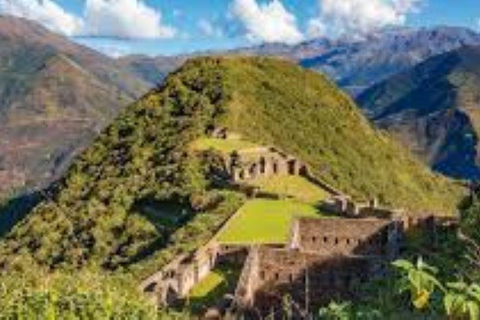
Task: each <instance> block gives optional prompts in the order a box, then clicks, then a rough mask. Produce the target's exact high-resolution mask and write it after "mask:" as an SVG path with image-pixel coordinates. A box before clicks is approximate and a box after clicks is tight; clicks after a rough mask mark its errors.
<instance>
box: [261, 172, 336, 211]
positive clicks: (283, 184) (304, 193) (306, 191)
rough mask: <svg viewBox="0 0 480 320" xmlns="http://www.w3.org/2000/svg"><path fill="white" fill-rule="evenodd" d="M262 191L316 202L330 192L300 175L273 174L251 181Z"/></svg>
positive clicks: (327, 196)
mask: <svg viewBox="0 0 480 320" xmlns="http://www.w3.org/2000/svg"><path fill="white" fill-rule="evenodd" d="M253 184H254V185H256V186H258V187H259V188H260V189H261V190H262V191H264V192H268V193H274V194H279V195H285V196H289V197H293V198H295V199H297V200H299V201H301V202H305V203H311V204H318V203H319V202H321V201H323V200H326V199H327V198H329V196H330V194H329V193H328V192H327V191H325V190H323V189H322V188H320V187H318V186H316V185H315V184H313V183H311V182H310V181H308V180H307V179H305V178H303V177H300V176H290V175H288V176H273V177H269V178H262V179H259V180H256V181H255V182H253Z"/></svg>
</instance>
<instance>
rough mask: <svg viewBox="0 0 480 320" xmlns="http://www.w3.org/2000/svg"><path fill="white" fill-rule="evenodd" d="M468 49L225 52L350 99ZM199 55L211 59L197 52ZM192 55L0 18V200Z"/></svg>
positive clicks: (408, 41)
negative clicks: (309, 74)
mask: <svg viewBox="0 0 480 320" xmlns="http://www.w3.org/2000/svg"><path fill="white" fill-rule="evenodd" d="M476 43H478V44H480V35H478V34H477V33H475V32H473V31H471V30H468V29H464V28H452V27H438V28H432V29H404V28H398V29H391V30H387V31H382V32H376V33H373V34H371V35H369V36H367V37H366V38H363V39H352V38H340V39H336V40H331V39H316V40H312V41H308V42H305V43H302V44H299V45H296V46H286V45H281V44H266V45H261V46H255V47H251V48H245V49H238V50H234V51H231V52H227V53H223V54H228V55H239V54H241V55H274V56H280V57H283V58H286V59H288V60H292V61H293V62H295V63H297V64H300V65H301V66H304V67H308V68H311V69H314V70H318V71H322V72H325V73H326V74H327V75H329V76H330V77H331V78H332V79H333V80H335V81H336V82H337V83H338V84H339V85H340V86H342V87H343V88H345V89H347V90H349V91H350V92H353V93H354V94H355V95H357V94H359V93H361V92H363V91H364V90H365V88H366V87H369V86H371V85H374V84H377V83H379V82H381V81H383V80H385V79H388V77H390V76H391V75H392V74H395V73H397V72H402V71H405V70H408V69H409V68H411V67H413V66H415V65H416V64H418V63H420V62H422V61H424V60H426V59H428V58H430V57H432V56H435V55H438V54H442V53H444V52H447V51H450V50H454V49H455V48H458V47H461V46H464V45H468V44H476ZM206 54H211V55H215V54H219V53H214V52H207V53H202V54H199V55H206ZM190 58H192V56H178V57H163V56H159V57H148V56H128V57H123V58H119V59H113V58H110V57H107V56H105V55H103V54H100V53H98V52H96V51H93V50H91V49H88V48H86V47H83V46H81V45H78V44H75V43H74V42H72V41H71V40H69V39H67V38H65V37H62V36H59V35H56V34H53V33H51V32H49V31H47V30H46V29H45V28H43V27H41V26H40V25H38V24H36V23H33V22H30V21H27V20H24V19H18V18H12V17H5V16H2V17H0V136H1V137H2V139H1V140H0V182H1V183H0V194H1V193H4V194H5V192H9V191H11V190H12V189H20V190H22V189H23V190H29V189H31V188H33V187H38V186H43V185H46V184H47V183H49V182H51V181H53V180H55V179H56V178H58V177H59V176H60V175H61V173H62V172H63V171H64V170H65V168H66V167H67V166H68V164H69V163H70V161H71V159H72V158H73V157H74V156H75V155H76V154H78V152H79V151H80V150H82V149H83V148H84V147H85V146H87V145H88V144H89V143H90V142H91V141H92V139H93V138H94V137H95V136H97V135H98V134H99V133H100V132H101V131H102V129H103V128H104V127H105V126H106V125H108V124H109V123H110V122H111V121H112V119H113V118H114V117H115V116H116V115H117V114H118V112H119V111H120V110H122V109H123V108H124V107H125V106H127V105H128V104H130V103H132V102H133V101H134V100H135V99H137V98H139V97H140V96H142V95H143V94H145V93H146V92H148V90H149V89H151V88H153V87H155V86H158V85H160V84H161V83H162V81H163V80H164V78H165V77H166V75H167V74H169V73H170V72H172V71H174V70H176V69H177V68H178V67H180V66H181V65H182V64H183V63H184V62H185V61H186V60H188V59H190ZM362 101H363V100H362ZM367 108H368V106H367ZM434 167H435V168H438V166H435V165H434ZM442 172H447V173H449V171H448V170H443V171H442Z"/></svg>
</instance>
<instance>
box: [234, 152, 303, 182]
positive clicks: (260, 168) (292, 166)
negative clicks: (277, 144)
mask: <svg viewBox="0 0 480 320" xmlns="http://www.w3.org/2000/svg"><path fill="white" fill-rule="evenodd" d="M226 167H227V168H228V171H229V172H228V173H229V175H230V177H231V180H232V181H233V182H234V183H241V182H247V181H252V180H255V179H258V178H267V177H271V176H276V175H306V174H307V166H306V165H305V164H304V163H302V162H301V161H300V160H298V159H297V158H295V157H293V156H289V155H287V154H285V153H283V152H281V151H279V150H278V149H275V148H272V147H258V148H252V149H246V150H240V151H237V152H234V153H233V154H231V155H230V156H229V157H228V158H227V159H226Z"/></svg>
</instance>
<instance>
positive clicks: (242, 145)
mask: <svg viewBox="0 0 480 320" xmlns="http://www.w3.org/2000/svg"><path fill="white" fill-rule="evenodd" d="M191 147H192V149H193V150H197V151H204V150H210V149H213V150H216V151H219V152H222V153H232V152H234V151H239V150H244V149H250V148H255V147H258V146H257V145H256V144H254V143H252V142H248V141H244V140H240V139H238V140H237V139H214V138H201V139H198V140H196V141H195V142H193V144H192V146H191Z"/></svg>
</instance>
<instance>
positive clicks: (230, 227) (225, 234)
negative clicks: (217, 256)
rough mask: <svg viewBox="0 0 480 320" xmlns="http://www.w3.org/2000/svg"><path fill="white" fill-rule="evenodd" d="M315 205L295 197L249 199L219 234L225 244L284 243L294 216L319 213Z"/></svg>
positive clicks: (319, 215) (309, 215)
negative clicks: (299, 200)
mask: <svg viewBox="0 0 480 320" xmlns="http://www.w3.org/2000/svg"><path fill="white" fill-rule="evenodd" d="M321 216H322V215H321V214H320V213H319V211H318V209H316V208H315V207H314V206H312V205H309V204H304V203H300V202H297V201H294V200H265V199H256V200H251V201H248V202H247V203H246V204H245V205H244V206H243V207H242V208H240V210H239V211H238V212H237V214H236V215H235V217H233V218H232V220H231V221H230V222H229V223H228V224H227V226H226V228H225V229H224V230H223V231H222V232H221V233H220V234H219V235H218V241H219V242H221V243H224V244H277V243H286V242H287V240H288V236H289V233H290V225H291V222H292V220H293V219H294V218H295V217H312V218H316V217H321Z"/></svg>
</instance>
